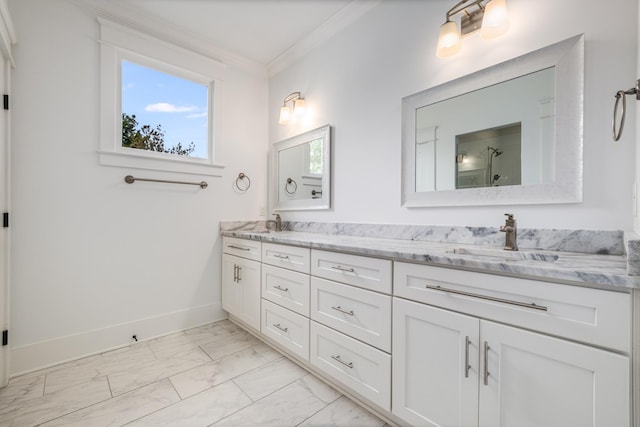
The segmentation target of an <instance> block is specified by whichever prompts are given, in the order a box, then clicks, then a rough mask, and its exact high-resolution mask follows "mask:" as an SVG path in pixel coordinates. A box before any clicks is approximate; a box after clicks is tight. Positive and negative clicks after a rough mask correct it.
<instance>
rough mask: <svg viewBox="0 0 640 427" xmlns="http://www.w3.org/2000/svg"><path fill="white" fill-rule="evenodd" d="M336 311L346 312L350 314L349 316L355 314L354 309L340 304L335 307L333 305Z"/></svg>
mask: <svg viewBox="0 0 640 427" xmlns="http://www.w3.org/2000/svg"><path fill="white" fill-rule="evenodd" d="M331 308H333V309H334V310H336V311H339V312H340V313H344V314H348V315H349V316H353V310H349V311H347V310H345V309H344V308H342V307H340V306H339V305H337V306H335V307H331Z"/></svg>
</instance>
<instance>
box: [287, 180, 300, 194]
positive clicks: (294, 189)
mask: <svg viewBox="0 0 640 427" xmlns="http://www.w3.org/2000/svg"><path fill="white" fill-rule="evenodd" d="M290 186H293V191H289V187H290ZM284 191H286V192H287V193H288V194H296V191H298V184H296V182H295V181H294V180H293V179H291V178H287V183H286V184H285V185H284Z"/></svg>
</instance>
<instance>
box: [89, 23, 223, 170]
mask: <svg viewBox="0 0 640 427" xmlns="http://www.w3.org/2000/svg"><path fill="white" fill-rule="evenodd" d="M98 22H99V23H100V61H101V62H100V64H101V75H100V150H98V155H99V161H100V164H101V165H106V166H120V167H127V168H135V169H150V170H160V171H167V172H178V173H189V174H197V175H208V176H222V169H223V168H224V165H221V164H217V163H215V158H216V156H215V149H216V142H218V141H220V135H221V123H222V120H221V111H220V108H219V106H220V105H221V102H220V101H221V99H222V82H223V77H224V71H225V68H226V67H225V65H224V64H223V63H221V62H218V61H216V60H214V59H211V58H207V57H205V56H202V55H199V54H197V53H194V52H190V51H188V50H186V49H183V48H181V47H178V46H175V45H172V44H170V43H167V42H164V41H162V40H159V39H156V38H154V37H151V36H149V35H147V34H144V33H140V32H138V31H136V30H133V29H131V28H128V27H125V26H123V25H120V24H117V23H115V22H112V21H109V20H106V19H104V18H98ZM122 60H125V61H130V62H134V63H137V64H140V65H143V66H147V67H150V68H154V69H157V70H159V71H164V72H168V73H170V74H173V75H177V76H180V77H184V78H185V79H189V80H192V81H195V82H198V83H202V84H204V85H206V86H208V87H209V105H208V111H209V120H208V122H207V123H208V126H209V129H208V132H207V135H208V141H207V144H208V158H207V159H200V158H195V157H188V156H177V155H175V154H168V153H158V152H153V151H146V150H138V149H134V148H127V147H122V66H121V62H122Z"/></svg>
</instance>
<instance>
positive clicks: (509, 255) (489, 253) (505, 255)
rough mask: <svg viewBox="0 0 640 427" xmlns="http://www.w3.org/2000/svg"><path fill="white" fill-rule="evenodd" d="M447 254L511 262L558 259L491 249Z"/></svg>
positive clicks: (474, 249) (524, 252) (470, 249)
mask: <svg viewBox="0 0 640 427" xmlns="http://www.w3.org/2000/svg"><path fill="white" fill-rule="evenodd" d="M448 252H449V253H453V254H459V255H472V256H480V257H489V258H500V259H506V260H513V261H516V260H521V261H540V262H556V261H557V260H558V258H559V256H558V255H557V254H554V253H548V252H528V251H505V250H503V249H491V248H455V249H452V250H450V251H448Z"/></svg>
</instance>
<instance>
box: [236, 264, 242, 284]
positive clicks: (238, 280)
mask: <svg viewBox="0 0 640 427" xmlns="http://www.w3.org/2000/svg"><path fill="white" fill-rule="evenodd" d="M240 270H242V267H240V266H238V278H237V280H236V282H238V283H240V280H242V278H240Z"/></svg>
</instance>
